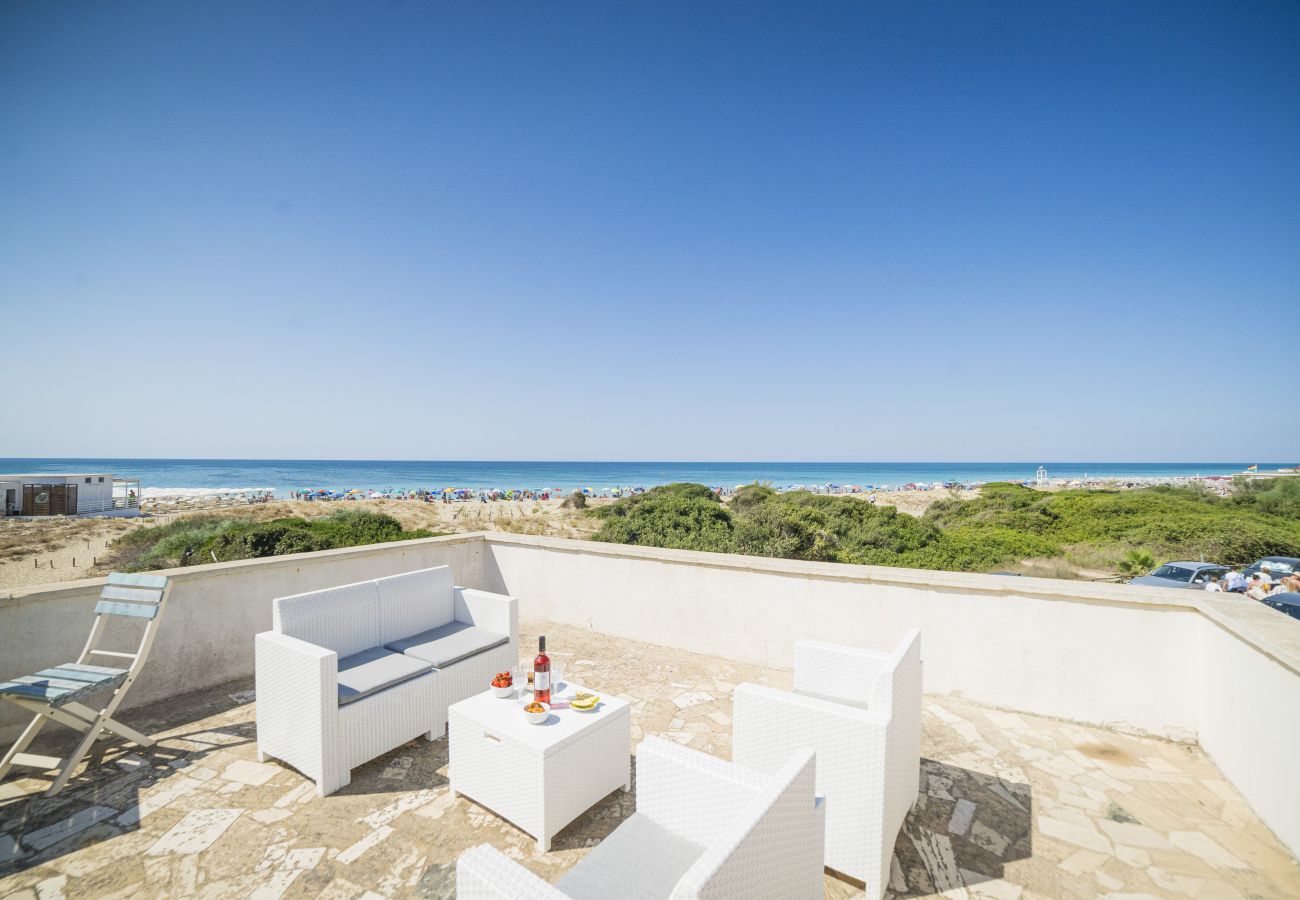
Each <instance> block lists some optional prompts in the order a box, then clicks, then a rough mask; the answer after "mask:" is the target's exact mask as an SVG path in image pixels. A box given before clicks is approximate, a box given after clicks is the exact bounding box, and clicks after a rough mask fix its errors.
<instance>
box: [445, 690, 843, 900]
mask: <svg viewBox="0 0 1300 900" xmlns="http://www.w3.org/2000/svg"><path fill="white" fill-rule="evenodd" d="M459 718H461V717H460V716H458V715H457V713H456V711H455V710H453V713H452V732H453V734H455V733H456V731H457V730H458V727H459V726H458V724H457V719H459ZM815 781H816V765H815V759H814V755H813V752H812V751H811V750H808V749H804V750H801V751H799V752H797V753H795V754H793V755H792V756H791V757H790V758H789V759H788V760H786V762H785V764H784V765H782V766H780V767H779V769H778V771H777V772H776V773H775V774H773V775H770V776H768V775H763V774H761V773H757V772H753V771H748V770H745V769H743V768H741V767H740V766H737V765H735V764H734V763H728V762H723V761H722V760H719V759H716V758H714V757H711V756H708V755H706V754H703V753H700V752H699V751H696V750H689V749H687V748H685V747H680V746H678V745H677V744H673V743H669V742H668V741H664V740H661V739H658V738H646V739H645V740H644V741H642V742H641V744H640V745H639V746H638V748H637V814H636V815H635V816H633V817H632V819H629V820H628V821H627V822H625V823H623V824H622V825H620V826H619V828H618V829H617V830H616V831H615V832H614V834H613V835H611V836H610V837H609V838H607V839H606V840H605V841H604V842H603V843H602V844H601V845H600V846H598V847H597V848H596V849H594V850H593V851H592V852H591V853H589V854H588V855H587V856H586V858H584V859H583V861H582V862H580V863H578V865H577V866H575V867H574V868H573V870H572V871H571V872H570V873H569V874H568V875H567V876H565V878H564V879H562V880H561V882H560V884H558V885H556V886H555V887H551V886H550V885H548V884H546V883H545V882H543V881H542V880H541V879H539V878H537V876H535V875H533V874H532V873H531V872H529V871H528V870H526V869H524V868H523V867H522V866H520V865H519V864H518V863H516V862H514V861H513V860H511V859H509V858H508V857H506V856H505V855H504V854H502V853H499V852H498V851H496V850H495V849H493V848H491V847H486V846H483V847H475V848H474V849H472V850H469V851H466V852H465V853H464V854H462V855H461V857H460V860H459V861H458V863H457V866H456V888H457V897H459V898H461V900H475V898H493V900H504V898H507V897H508V898H511V900H559V898H566V900H595V898H611V900H613V898H619V900H622V898H628V900H641V898H647V900H648V898H651V897H657V898H674V900H702V898H708V900H812V898H814V897H817V898H820V897H821V896H822V891H823V887H822V884H823V882H822V824H823V820H822V815H823V809H824V805H823V804H822V803H820V802H819V801H818V798H817V797H816V796H815V795H814V792H813V785H814V782H815ZM454 785H455V766H454V764H453V786H454ZM732 795H737V796H738V797H739V799H735V798H733V796H732ZM720 801H721V805H723V806H724V807H725V808H726V810H728V814H727V815H725V816H722V817H719V816H718V814H717V811H716V807H717V806H718V805H719V802H720ZM650 809H654V810H656V812H657V814H656V815H655V816H651V815H650V814H649V812H648V810H650ZM628 828H631V829H633V833H631V834H626V835H623V834H620V832H623V831H624V829H628ZM683 829H684V830H685V831H688V832H690V833H691V834H696V835H698V834H705V833H706V831H709V830H710V829H711V832H710V833H708V834H707V838H706V840H705V841H703V842H700V843H696V842H694V841H692V840H691V839H690V837H689V836H688V835H687V834H685V833H683ZM697 851H698V852H697ZM689 854H696V859H695V861H694V862H692V863H690V864H689V867H688V868H686V870H685V872H684V873H682V874H681V877H680V878H677V879H676V880H675V881H670V879H669V873H672V872H676V871H680V869H681V866H682V865H683V864H685V863H686V862H687V859H686V857H687V856H688V855H689ZM655 866H657V869H656V870H654V871H651V870H649V869H648V868H647V867H655ZM568 886H572V887H573V888H574V891H573V892H570V891H567V890H564V888H565V887H568Z"/></svg>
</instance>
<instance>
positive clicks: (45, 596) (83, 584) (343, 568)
mask: <svg viewBox="0 0 1300 900" xmlns="http://www.w3.org/2000/svg"><path fill="white" fill-rule="evenodd" d="M486 553H487V550H486V546H485V544H484V543H483V540H482V538H481V537H480V536H478V535H470V536H459V535H458V536H452V537H440V538H423V539H420V540H414V541H402V542H400V543H393V544H374V545H371V546H366V547H350V548H347V549H343V550H325V551H321V552H318V553H298V554H294V555H292V556H282V557H277V558H273V559H256V560H245V561H241V562H231V563H218V564H216V565H206V566H191V567H188V568H184V569H169V570H166V571H163V572H159V573H157V574H161V575H168V576H170V577H171V578H172V579H173V586H172V593H171V597H170V598H169V600H168V603H167V609H166V610H165V611H164V613H163V616H164V618H163V620H162V623H161V627H160V628H159V630H158V637H157V639H156V640H155V642H154V646H153V651H152V653H150V656H149V662H148V665H146V666H145V669H144V672H143V673H142V674H141V676H140V679H139V680H138V681H137V682H136V683H135V685H134V686H133V687H132V689H131V692H130V693H129V694H128V695H127V699H126V701H125V703H124V707H123V708H126V709H129V708H130V707H132V706H139V705H140V704H143V703H148V702H150V701H153V700H158V699H161V698H163V697H166V696H168V695H175V694H182V693H185V692H187V691H195V690H199V689H201V688H206V687H211V686H213V685H218V684H222V683H225V682H227V681H231V680H233V679H236V678H246V677H249V676H251V675H252V674H253V636H254V635H255V634H257V633H258V632H261V631H267V630H269V629H270V627H271V600H272V599H273V598H275V597H284V596H288V595H290V594H298V593H302V592H303V591H314V590H316V589H318V588H323V587H330V586H333V585H339V584H350V583H352V582H354V581H366V580H368V579H371V578H378V577H380V576H382V575H392V574H395V573H397V572H409V571H412V570H414V569H420V568H425V567H427V566H440V565H444V564H447V565H450V566H451V567H452V574H453V575H454V576H455V577H456V580H457V582H458V583H460V584H463V585H465V586H468V587H478V586H480V584H481V582H482V578H483V575H482V573H483V559H484V557H485V555H486ZM103 586H104V579H102V578H92V579H87V580H85V581H76V582H71V583H68V584H65V585H50V586H47V587H41V588H29V589H14V590H13V591H12V592H11V593H9V594H8V595H3V594H0V681H3V680H5V679H6V678H12V677H16V676H19V675H27V674H30V673H32V672H37V671H40V670H41V669H44V668H48V667H50V666H53V665H58V664H59V663H64V662H71V661H72V660H74V659H76V658H77V656H78V654H80V653H81V648H82V645H83V644H84V643H85V641H86V636H87V635H88V634H89V633H90V626H91V623H92V622H93V620H94V608H95V602H96V600H97V599H98V598H99V592H100V590H101V589H102V588H103ZM139 621H140V620H136V619H130V620H126V621H124V622H120V623H119V622H115V623H114V625H115V629H114V631H113V632H110V633H109V638H110V639H112V640H113V644H114V645H111V646H108V649H121V650H134V649H135V644H136V642H138V640H139V637H138V634H139ZM92 662H96V660H92ZM97 662H98V663H99V664H101V665H113V664H114V663H113V661H112V660H111V659H109V658H105V657H100V658H99V659H98V660H97ZM25 718H26V714H25V713H23V712H22V710H20V709H19V708H18V707H16V706H14V705H13V704H10V703H0V746H3V745H5V744H7V743H8V742H9V741H12V740H13V739H14V738H15V737H16V736H17V732H18V730H19V729H20V728H21V724H22V723H23V722H24V720H25Z"/></svg>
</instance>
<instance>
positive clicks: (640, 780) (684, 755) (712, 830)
mask: <svg viewBox="0 0 1300 900" xmlns="http://www.w3.org/2000/svg"><path fill="white" fill-rule="evenodd" d="M765 781H766V779H765V777H764V776H763V775H762V774H761V773H758V772H753V771H750V770H748V769H744V768H741V767H740V766H738V765H736V764H734V763H729V762H727V761H725V760H721V759H718V758H717V757H715V756H710V755H709V754H707V753H701V752H700V751H698V750H691V749H689V748H687V747H682V746H680V745H678V744H674V743H671V742H670V741H666V740H663V739H661V738H655V737H648V738H646V739H645V740H643V741H642V742H641V743H640V744H639V745H637V749H636V809H637V812H639V813H641V814H643V815H644V816H645V817H646V818H648V819H650V820H651V821H653V822H654V823H655V824H656V825H659V826H660V827H662V828H666V829H668V830H669V831H671V832H672V833H673V834H676V835H678V836H680V837H683V838H686V839H687V840H689V841H693V842H694V843H697V844H700V845H701V846H707V845H708V843H709V842H710V841H711V840H712V839H713V838H714V836H715V835H716V834H717V832H718V830H719V829H721V828H723V827H724V826H726V824H727V823H729V822H731V821H732V820H733V819H735V817H736V816H737V815H739V814H740V811H741V810H742V809H743V808H744V807H745V805H746V804H747V803H749V802H750V801H752V800H753V799H754V797H755V796H756V795H757V794H758V792H759V790H761V789H762V787H763V785H764V783H765Z"/></svg>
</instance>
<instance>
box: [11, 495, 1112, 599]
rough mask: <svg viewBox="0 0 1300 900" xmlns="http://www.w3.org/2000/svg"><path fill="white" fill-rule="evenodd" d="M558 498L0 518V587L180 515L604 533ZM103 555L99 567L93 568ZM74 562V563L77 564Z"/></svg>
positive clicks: (165, 508) (878, 498)
mask: <svg viewBox="0 0 1300 900" xmlns="http://www.w3.org/2000/svg"><path fill="white" fill-rule="evenodd" d="M1064 487H1066V485H1065V484H1051V485H1048V486H1047V487H1046V489H1047V490H1060V489H1062V488H1064ZM978 493H979V492H978V491H975V490H961V491H953V490H898V491H879V492H875V493H874V494H872V493H871V492H867V493H860V494H841V495H839V496H844V497H852V498H853V499H855V500H858V501H861V502H863V503H869V502H871V499H870V498H871V497H872V496H874V497H875V503H876V505H878V506H893V507H895V508H896V509H898V510H899V512H904V513H908V514H909V515H913V516H922V515H924V514H925V511H926V510H927V509H929V508H930V507H931V506H932V505H933V504H935V503H937V502H938V501H940V500H947V499H950V498H952V497H954V496H960V497H961V498H962V499H964V500H969V499H971V498H973V497H976V496H978ZM587 502H588V506H589V507H597V506H600V505H603V504H608V503H613V502H614V501H613V500H610V499H605V498H593V499H590V500H588V501H587ZM562 503H563V501H562V500H561V499H553V500H494V501H490V502H488V503H480V502H478V501H477V500H471V501H468V502H456V503H438V502H435V503H423V502H420V501H415V500H382V499H373V500H349V501H310V502H309V501H305V500H276V501H272V502H270V503H253V504H249V503H247V502H244V501H241V500H233V499H231V498H222V497H217V496H191V497H179V498H167V499H146V500H145V503H144V505H143V509H144V511H145V512H146V513H147V515H145V516H141V517H139V518H135V519H94V518H87V519H65V518H61V517H51V518H48V519H29V520H16V519H0V589H3V588H7V587H8V588H14V587H29V586H32V585H37V584H47V583H52V582H62V581H74V580H76V579H79V578H91V577H95V576H99V575H105V574H107V573H108V572H109V571H111V566H112V562H111V559H108V560H106V557H109V556H110V550H109V547H108V543H109V541H111V540H112V539H113V538H114V537H117V536H119V535H121V534H123V533H124V532H126V531H127V530H129V529H132V528H142V527H149V526H151V525H162V524H166V523H167V522H170V521H173V520H174V519H176V518H177V517H179V516H190V515H205V514H227V515H233V516H238V517H240V518H247V519H250V520H252V521H256V522H264V521H267V520H269V519H275V518H280V517H283V516H301V517H303V518H314V517H316V516H327V515H329V514H330V513H334V512H337V511H339V510H340V509H364V510H371V511H374V512H382V513H387V514H388V515H391V516H392V517H393V518H395V519H397V520H398V521H399V522H401V523H402V525H403V526H404V527H405V528H408V529H414V528H427V529H429V530H430V531H436V532H441V533H460V532H467V531H505V532H513V533H515V534H537V535H550V536H553V537H565V538H578V539H582V538H589V537H591V535H593V534H594V533H595V532H596V531H597V530H598V529H599V528H600V520H599V519H595V518H593V517H591V516H586V515H583V514H582V512H581V511H580V510H575V509H565V508H564V507H563V505H562ZM95 557H98V560H99V564H98V565H95V564H93V560H94V558H95ZM74 561H75V565H74V564H73V563H74ZM1008 568H1009V569H1013V570H1016V571H1023V572H1024V573H1025V574H1033V575H1043V576H1047V577H1058V578H1105V577H1108V576H1109V575H1110V574H1111V573H1109V572H1108V571H1106V570H1105V569H1104V568H1101V567H1099V566H1096V565H1093V566H1081V565H1080V564H1079V563H1071V564H1068V565H1067V564H1062V563H1060V562H1059V561H1055V560H1051V561H1039V560H1025V561H1023V564H1022V565H1011V566H1008Z"/></svg>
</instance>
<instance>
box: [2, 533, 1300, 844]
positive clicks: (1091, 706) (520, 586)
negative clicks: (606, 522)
mask: <svg viewBox="0 0 1300 900" xmlns="http://www.w3.org/2000/svg"><path fill="white" fill-rule="evenodd" d="M442 564H448V565H451V566H452V569H453V571H454V573H455V576H456V580H457V582H459V583H460V584H464V585H466V586H470V587H480V588H485V589H488V590H497V591H504V592H507V593H510V594H513V595H514V596H516V597H518V598H519V600H520V604H521V609H520V612H521V614H522V615H524V616H526V617H530V618H535V619H544V620H550V621H555V622H561V623H565V624H570V625H576V626H580V627H587V628H591V629H593V630H596V631H599V632H602V633H606V634H611V635H615V636H619V637H627V638H633V639H637V640H644V641H650V642H652V643H657V644H662V645H665V646H670V647H675V648H679V649H682V650H688V651H694V652H698V653H702V654H706V655H710V656H718V657H724V658H729V659H737V660H744V661H748V662H757V663H761V664H764V665H769V666H777V667H789V666H790V664H791V649H792V645H793V642H794V640H796V639H798V638H802V637H809V638H816V639H820V640H827V641H835V642H840V643H845V644H853V645H857V646H863V647H874V648H887V647H890V646H892V645H893V644H894V642H895V641H897V639H898V638H899V637H900V636H901V635H902V634H903V633H904V632H905V631H906V630H907V629H908V628H911V627H916V626H919V627H920V628H921V629H922V655H923V657H924V660H925V690H926V691H927V692H928V693H939V694H958V695H962V696H965V697H967V698H969V699H971V700H974V701H977V702H980V703H985V704H989V705H992V706H998V707H1003V708H1006V709H1013V710H1015V709H1018V710H1024V711H1027V712H1034V713H1038V714H1041V715H1049V716H1056V717H1059V718H1064V719H1073V720H1076V721H1082V722H1089V723H1094V724H1102V725H1109V726H1111V727H1115V728H1119V729H1124V730H1128V731H1136V732H1141V733H1148V734H1154V735H1159V736H1164V737H1169V738H1173V739H1178V740H1199V741H1200V743H1201V745H1202V747H1203V748H1204V749H1205V750H1206V751H1207V752H1208V753H1209V754H1210V755H1211V756H1212V757H1213V758H1214V759H1215V761H1216V763H1217V764H1218V765H1219V767H1220V769H1221V770H1222V772H1223V774H1224V775H1225V776H1226V777H1227V778H1228V779H1229V780H1231V781H1232V782H1233V783H1234V784H1236V786H1237V787H1238V788H1239V789H1240V790H1241V792H1242V794H1243V795H1244V796H1245V797H1246V799H1247V800H1248V801H1249V802H1250V803H1251V804H1252V805H1253V806H1254V808H1255V810H1256V812H1258V813H1259V815H1260V817H1261V818H1262V819H1263V820H1264V821H1265V822H1267V823H1268V824H1269V825H1270V826H1271V827H1272V828H1273V829H1274V831H1276V832H1277V834H1278V836H1279V837H1280V838H1281V839H1282V841H1283V842H1284V843H1286V844H1287V845H1288V846H1289V847H1290V848H1291V849H1292V850H1293V852H1297V853H1300V805H1298V804H1296V803H1295V802H1294V798H1296V797H1300V769H1297V768H1296V766H1295V765H1294V760H1295V759H1297V758H1300V622H1296V621H1294V620H1291V619H1288V618H1286V617H1285V616H1282V615H1281V614H1279V613H1277V612H1275V611H1274V610H1271V609H1268V608H1267V607H1264V606H1263V605H1262V604H1258V603H1253V602H1250V601H1247V600H1244V599H1241V598H1239V597H1236V596H1231V597H1229V596H1222V595H1207V594H1203V593H1200V592H1193V591H1173V590H1160V589H1148V588H1133V587H1127V586H1124V585H1094V584H1084V583H1080V582H1070V581H1056V580H1051V579H1039V578H1010V577H1001V576H992V575H971V574H962V573H951V572H928V571H919V570H910V569H893V568H885V567H877V566H847V565H836V564H828V563H805V562H798V561H792V560H778V559H763V558H757V557H746V556H731V555H726V554H712V553H697V552H692V551H679V550H662V549H656V548H645V547H625V546H618V545H611V544H599V543H594V542H589V541H569V540H562V539H558V538H543V537H530V536H522V535H501V534H492V535H484V534H481V533H475V534H467V535H454V536H450V537H440V538H424V539H420V540H414V541H403V542H401V543H396V544H377V545H373V546H368V547H353V548H348V549H344V550H326V551H321V552H318V553H302V554H295V555H293V556H286V557H277V558H272V559H260V560H247V561H242V562H235V563H219V564H215V565H205V566H193V567H189V568H185V569H176V570H171V571H168V572H165V573H163V574H167V575H169V576H172V577H173V578H174V579H175V585H174V588H173V593H172V598H171V601H170V607H169V609H168V610H167V613H166V618H165V620H164V622H163V626H162V628H161V629H160V631H159V636H158V640H157V643H156V644H155V646H154V649H153V654H152V656H151V658H150V661H149V665H148V666H147V667H146V669H145V672H144V674H143V676H142V677H141V679H140V681H139V682H138V684H137V685H136V687H135V688H134V689H133V690H132V692H131V694H130V696H129V698H128V701H127V708H129V707H130V706H134V705H139V704H142V703H147V702H150V701H153V700H158V699H162V698H164V697H167V696H169V695H176V694H182V693H185V692H188V691H192V690H198V689H201V688H205V687H210V686H213V685H217V684H221V683H223V682H226V681H230V680H233V679H236V678H246V677H249V676H251V675H252V671H253V635H255V634H256V633H258V632H259V631H265V630H267V629H268V628H270V625H271V600H272V598H274V597H280V596H286V595H289V594H295V593H301V592H303V591H309V590H315V589H317V588H321V587H328V586H331V585H338V584H347V583H350V582H354V581H363V580H366V579H370V578H375V577H379V576H382V575H390V574H395V573H398V572H404V571H410V570H412V569H417V568H423V567H426V566H434V565H442ZM103 584H104V581H103V579H89V580H86V581H80V582H73V583H68V584H59V585H50V586H46V587H36V588H27V589H18V590H14V591H12V592H10V593H8V594H0V680H3V679H5V678H8V677H12V676H16V675H23V674H27V673H30V672H34V671H37V670H39V669H41V668H45V667H48V666H50V665H56V664H58V663H61V662H66V661H69V660H72V659H74V658H76V656H77V654H78V653H79V652H80V650H81V646H82V642H83V641H84V639H85V636H86V633H87V632H88V630H89V628H90V622H91V617H92V614H93V613H92V611H93V609H94V603H95V600H96V599H97V597H98V594H99V591H100V589H101V588H102V587H103ZM123 649H130V647H129V646H124V647H123ZM21 720H22V716H21V713H20V711H19V710H18V709H17V708H16V707H13V706H11V705H8V704H0V743H7V742H8V741H10V740H12V739H13V738H14V737H15V735H16V733H17V730H18V727H19V725H20V723H21Z"/></svg>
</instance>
